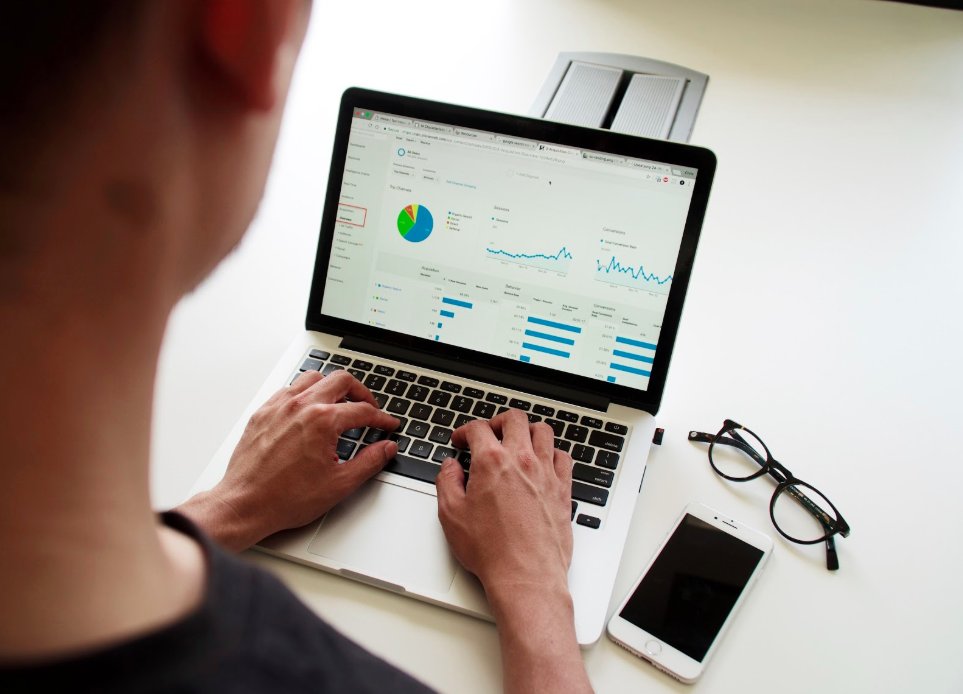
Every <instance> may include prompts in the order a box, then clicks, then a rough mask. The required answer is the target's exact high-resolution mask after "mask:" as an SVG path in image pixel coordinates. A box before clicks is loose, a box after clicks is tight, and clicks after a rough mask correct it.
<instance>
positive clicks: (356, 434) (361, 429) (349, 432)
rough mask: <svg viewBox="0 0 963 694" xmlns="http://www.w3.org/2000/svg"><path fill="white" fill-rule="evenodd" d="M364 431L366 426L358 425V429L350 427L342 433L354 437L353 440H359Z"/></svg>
mask: <svg viewBox="0 0 963 694" xmlns="http://www.w3.org/2000/svg"><path fill="white" fill-rule="evenodd" d="M363 433H364V427H358V428H357V429H348V430H347V431H345V432H343V433H342V434H341V435H342V436H343V437H344V438H346V439H352V440H353V441H357V440H358V439H360V438H361V435H362V434H363Z"/></svg>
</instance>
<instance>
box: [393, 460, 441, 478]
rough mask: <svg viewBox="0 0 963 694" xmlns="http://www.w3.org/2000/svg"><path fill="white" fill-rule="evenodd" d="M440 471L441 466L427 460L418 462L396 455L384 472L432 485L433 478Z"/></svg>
mask: <svg viewBox="0 0 963 694" xmlns="http://www.w3.org/2000/svg"><path fill="white" fill-rule="evenodd" d="M440 470H441V465H436V464H435V463H430V462H428V461H427V460H418V459H417V458H411V457H409V456H406V455H396V456H395V457H394V458H392V459H391V460H390V461H389V462H388V464H387V465H385V471H387V472H393V473H395V474H397V475H404V476H405V477H410V478H412V479H415V480H421V481H422V482H431V483H434V481H435V477H436V476H437V475H438V472H439V471H440Z"/></svg>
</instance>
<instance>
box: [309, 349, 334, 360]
mask: <svg viewBox="0 0 963 694" xmlns="http://www.w3.org/2000/svg"><path fill="white" fill-rule="evenodd" d="M308 356H309V357H311V358H312V359H317V360H319V361H324V360H325V359H327V358H328V357H330V356H331V355H330V354H329V353H327V352H325V351H324V350H322V349H312V350H311V351H310V352H308Z"/></svg>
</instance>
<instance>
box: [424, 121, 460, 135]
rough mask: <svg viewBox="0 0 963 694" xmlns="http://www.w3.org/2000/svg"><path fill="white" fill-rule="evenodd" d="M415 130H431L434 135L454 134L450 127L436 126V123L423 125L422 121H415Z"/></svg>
mask: <svg viewBox="0 0 963 694" xmlns="http://www.w3.org/2000/svg"><path fill="white" fill-rule="evenodd" d="M414 125H415V127H416V128H421V129H422V130H431V131H432V132H436V133H452V134H454V132H455V129H454V128H452V127H451V126H450V125H437V124H436V123H425V122H424V121H420V120H416V121H414Z"/></svg>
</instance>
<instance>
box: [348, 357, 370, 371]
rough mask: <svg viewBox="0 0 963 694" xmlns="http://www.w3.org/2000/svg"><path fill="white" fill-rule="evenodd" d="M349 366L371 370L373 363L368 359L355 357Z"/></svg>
mask: <svg viewBox="0 0 963 694" xmlns="http://www.w3.org/2000/svg"><path fill="white" fill-rule="evenodd" d="M351 366H353V367H354V368H356V369H361V370H362V371H371V369H372V368H374V364H372V363H371V362H370V361H364V360H363V359H355V360H354V363H353V364H352V365H351Z"/></svg>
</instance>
